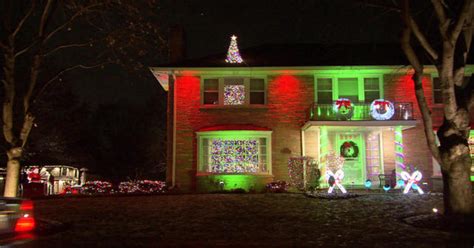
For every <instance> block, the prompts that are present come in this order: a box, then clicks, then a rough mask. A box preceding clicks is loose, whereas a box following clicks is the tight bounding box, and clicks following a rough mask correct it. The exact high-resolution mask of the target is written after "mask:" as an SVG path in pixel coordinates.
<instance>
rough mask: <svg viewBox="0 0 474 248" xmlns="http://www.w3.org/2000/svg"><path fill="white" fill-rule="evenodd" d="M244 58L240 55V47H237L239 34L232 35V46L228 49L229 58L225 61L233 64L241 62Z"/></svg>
mask: <svg viewBox="0 0 474 248" xmlns="http://www.w3.org/2000/svg"><path fill="white" fill-rule="evenodd" d="M243 61H244V60H243V59H242V57H241V56H240V53H239V48H238V47H237V36H235V35H232V37H231V40H230V46H229V50H228V51H227V58H226V59H225V62H227V63H231V64H240V63H242V62H243Z"/></svg>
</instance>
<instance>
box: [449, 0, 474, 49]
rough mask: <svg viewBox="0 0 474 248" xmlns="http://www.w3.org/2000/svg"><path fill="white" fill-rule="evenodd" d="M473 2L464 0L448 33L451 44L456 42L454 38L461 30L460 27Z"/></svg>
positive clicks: (456, 37)
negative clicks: (459, 12) (457, 16)
mask: <svg viewBox="0 0 474 248" xmlns="http://www.w3.org/2000/svg"><path fill="white" fill-rule="evenodd" d="M472 4H473V1H472V0H465V1H464V5H463V6H462V10H461V14H460V15H459V18H458V20H457V22H456V24H455V25H454V28H453V30H452V31H451V35H450V41H451V44H453V46H454V45H455V44H456V40H457V39H458V37H459V34H460V33H461V31H462V28H463V26H464V22H465V21H466V18H467V17H468V16H469V13H470V9H471V6H472Z"/></svg>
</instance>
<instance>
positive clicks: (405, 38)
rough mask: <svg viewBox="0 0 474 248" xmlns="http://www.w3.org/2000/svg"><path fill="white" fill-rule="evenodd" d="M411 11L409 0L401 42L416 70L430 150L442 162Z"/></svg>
mask: <svg viewBox="0 0 474 248" xmlns="http://www.w3.org/2000/svg"><path fill="white" fill-rule="evenodd" d="M409 11H410V7H409V3H408V0H404V3H403V12H402V18H403V20H404V21H405V27H404V29H403V33H402V38H401V41H400V42H401V46H402V50H403V52H404V53H405V56H406V57H407V59H408V61H409V62H410V64H411V65H412V67H413V69H414V70H415V73H414V74H413V77H412V79H413V83H414V87H415V96H416V99H417V101H418V107H419V109H420V112H421V118H422V119H423V126H424V131H425V135H426V138H427V143H428V148H429V149H430V151H431V154H432V155H433V157H434V158H435V159H436V160H437V161H438V162H441V157H440V155H439V149H438V146H437V145H436V137H435V135H434V133H433V120H432V119H431V115H430V109H429V107H428V103H427V102H426V98H425V95H424V92H423V83H422V77H423V65H422V64H421V63H420V60H419V59H418V57H417V56H416V53H415V51H414V50H413V47H412V46H411V44H410V37H411V29H410V26H409V25H410V19H411V17H410V14H409V13H410V12H409Z"/></svg>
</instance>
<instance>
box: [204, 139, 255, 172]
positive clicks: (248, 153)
mask: <svg viewBox="0 0 474 248" xmlns="http://www.w3.org/2000/svg"><path fill="white" fill-rule="evenodd" d="M258 143H259V142H258V141H257V140H252V139H251V140H225V139H214V140H212V142H211V144H210V151H209V152H210V157H211V159H210V165H211V166H210V170H211V172H215V173H246V172H247V173H255V172H258V170H259V165H258V162H259V158H258V156H259V153H258V147H259V145H258Z"/></svg>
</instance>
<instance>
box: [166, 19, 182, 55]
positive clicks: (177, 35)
mask: <svg viewBox="0 0 474 248" xmlns="http://www.w3.org/2000/svg"><path fill="white" fill-rule="evenodd" d="M168 47H169V62H170V63H176V62H178V61H181V60H183V59H184V57H185V56H186V43H185V37H184V29H183V27H182V26H180V25H177V26H174V27H172V28H171V30H170V36H169V40H168Z"/></svg>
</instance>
